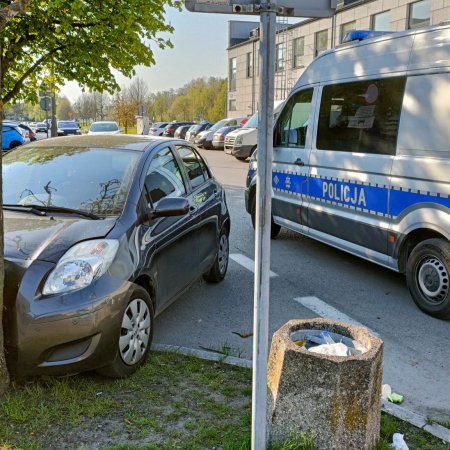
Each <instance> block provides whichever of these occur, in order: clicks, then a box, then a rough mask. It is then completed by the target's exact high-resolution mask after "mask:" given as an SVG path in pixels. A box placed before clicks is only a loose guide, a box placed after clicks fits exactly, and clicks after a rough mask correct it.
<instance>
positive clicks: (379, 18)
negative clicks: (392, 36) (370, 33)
mask: <svg viewBox="0 0 450 450" xmlns="http://www.w3.org/2000/svg"><path fill="white" fill-rule="evenodd" d="M372 30H375V31H391V12H390V11H384V12H382V13H379V14H374V15H373V16H372Z"/></svg>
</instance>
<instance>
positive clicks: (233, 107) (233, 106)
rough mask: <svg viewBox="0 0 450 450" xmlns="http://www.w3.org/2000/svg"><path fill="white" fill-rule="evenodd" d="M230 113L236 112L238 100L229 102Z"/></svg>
mask: <svg viewBox="0 0 450 450" xmlns="http://www.w3.org/2000/svg"><path fill="white" fill-rule="evenodd" d="M228 111H236V99H234V98H233V99H231V100H229V101H228Z"/></svg>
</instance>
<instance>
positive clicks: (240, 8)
mask: <svg viewBox="0 0 450 450" xmlns="http://www.w3.org/2000/svg"><path fill="white" fill-rule="evenodd" d="M267 3H268V7H266V8H265V10H266V11H267V10H270V9H272V10H273V11H275V12H276V13H277V14H278V15H282V16H290V17H331V16H332V15H333V14H334V12H335V10H336V6H337V0H278V1H277V2H276V3H271V2H267ZM184 4H185V6H186V9H187V10H188V11H192V12H203V13H219V14H250V15H260V14H261V11H262V9H261V5H262V2H261V1H257V0H185V2H184Z"/></svg>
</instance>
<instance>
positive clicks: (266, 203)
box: [252, 3, 276, 450]
mask: <svg viewBox="0 0 450 450" xmlns="http://www.w3.org/2000/svg"><path fill="white" fill-rule="evenodd" d="M261 10H262V12H261V15H260V21H261V26H260V30H261V38H260V39H261V41H260V50H259V52H260V61H261V64H260V69H259V70H260V80H261V83H260V102H259V105H260V110H259V127H258V171H257V188H256V231H255V289H254V307H253V332H254V336H253V402H252V450H265V449H266V440H267V436H266V434H267V424H266V420H267V358H268V347H269V287H270V283H269V272H270V224H271V206H272V153H273V107H274V81H275V27H276V12H275V6H274V4H273V3H272V4H267V3H263V4H261Z"/></svg>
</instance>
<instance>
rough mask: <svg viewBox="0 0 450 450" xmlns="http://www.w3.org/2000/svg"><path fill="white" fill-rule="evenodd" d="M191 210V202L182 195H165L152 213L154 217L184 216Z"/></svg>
mask: <svg viewBox="0 0 450 450" xmlns="http://www.w3.org/2000/svg"><path fill="white" fill-rule="evenodd" d="M188 212H189V202H188V200H187V199H186V198H181V197H164V198H162V199H161V200H160V201H159V202H158V204H157V205H156V207H155V209H154V210H153V212H152V213H151V216H152V218H155V217H170V216H183V215H184V214H187V213H188Z"/></svg>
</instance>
